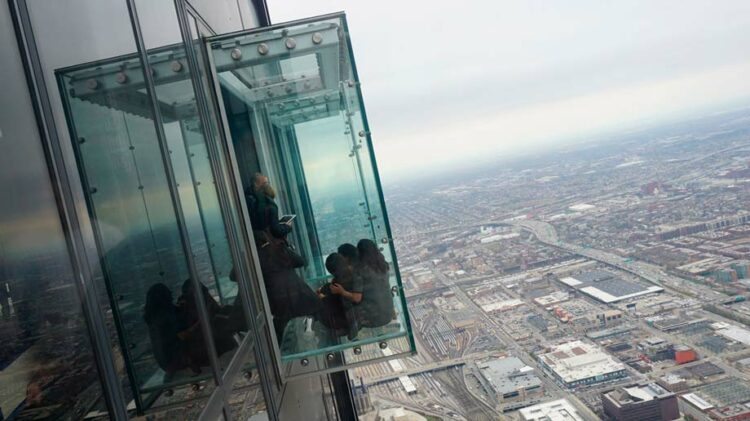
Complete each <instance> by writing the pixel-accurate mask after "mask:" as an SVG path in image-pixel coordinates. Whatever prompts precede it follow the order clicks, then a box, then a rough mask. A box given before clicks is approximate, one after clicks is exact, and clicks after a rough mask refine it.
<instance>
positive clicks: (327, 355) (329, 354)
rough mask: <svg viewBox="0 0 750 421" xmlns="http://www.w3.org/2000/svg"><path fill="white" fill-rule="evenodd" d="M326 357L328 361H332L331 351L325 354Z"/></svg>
mask: <svg viewBox="0 0 750 421" xmlns="http://www.w3.org/2000/svg"><path fill="white" fill-rule="evenodd" d="M326 359H327V360H328V361H333V352H329V353H328V354H326Z"/></svg>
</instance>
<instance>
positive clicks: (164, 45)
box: [136, 0, 247, 368]
mask: <svg viewBox="0 0 750 421" xmlns="http://www.w3.org/2000/svg"><path fill="white" fill-rule="evenodd" d="M136 4H137V6H138V10H139V15H144V16H149V17H151V18H152V19H151V20H147V19H141V25H142V27H143V30H144V41H145V43H146V48H147V49H148V50H149V51H152V53H150V54H149V60H150V63H151V65H152V66H160V65H162V63H169V70H168V71H169V76H166V75H164V74H160V75H158V76H157V78H156V81H157V82H156V97H157V99H158V101H159V102H160V103H161V104H165V107H164V108H165V111H166V112H162V123H163V128H164V132H165V135H166V137H167V142H168V144H169V149H170V155H169V156H170V158H171V162H172V169H173V171H174V175H175V177H176V179H177V183H178V187H179V189H178V190H179V195H180V202H181V207H182V213H183V215H184V217H185V222H186V224H187V228H188V234H189V241H190V248H191V251H192V256H193V259H194V260H195V262H196V266H197V270H198V272H199V279H200V282H201V284H202V285H204V286H205V287H206V288H207V292H208V295H209V296H210V297H206V299H207V301H206V303H207V310H208V313H209V317H211V318H212V320H213V319H215V320H213V323H212V325H213V328H214V330H215V332H213V335H212V336H213V340H214V348H215V350H216V353H217V356H218V357H220V360H219V362H220V365H221V367H222V368H226V366H227V364H228V363H229V361H230V359H231V357H232V355H233V354H234V352H233V350H234V349H235V348H236V347H237V345H238V340H239V338H240V337H239V336H237V337H235V336H234V334H235V333H237V332H236V331H237V330H239V327H242V330H243V331H244V330H246V326H247V323H246V316H245V313H244V309H243V304H242V301H241V299H240V298H239V294H238V284H237V280H238V277H237V276H232V269H233V268H234V266H235V262H234V261H233V258H232V253H231V251H230V246H229V240H228V238H227V228H226V226H227V225H231V221H229V222H228V223H226V224H225V221H224V216H223V213H222V207H221V204H220V200H219V192H218V190H217V189H218V188H219V184H218V183H217V180H216V179H215V175H219V177H221V176H222V172H221V170H222V168H220V167H219V166H218V165H217V166H216V167H213V166H212V164H211V156H210V154H209V150H208V147H209V145H208V143H207V142H208V141H210V139H209V138H208V136H215V135H216V134H215V130H216V125H215V124H213V121H212V119H209V117H213V116H212V115H204V116H203V117H202V116H201V113H200V111H199V110H198V104H197V97H196V91H195V90H194V84H193V81H192V79H191V76H192V75H191V70H190V69H189V67H188V64H187V55H186V51H185V48H184V44H182V35H181V32H180V28H179V25H178V23H177V17H176V10H175V7H174V1H173V0H155V1H154V0H149V1H143V0H139V1H136ZM170 17H172V18H173V19H169V18H170ZM157 18H158V20H156V19H157ZM188 30H190V29H189V28H188ZM165 70H166V69H165ZM157 72H159V71H157ZM214 151H215V150H214ZM214 156H216V157H217V158H218V155H216V154H214ZM214 171H216V172H214ZM220 182H221V181H220ZM227 217H231V215H229V214H228V215H227ZM225 313H226V314H225ZM229 313H233V314H232V317H234V318H236V319H238V320H234V321H227V320H225V319H226V318H227V317H229V316H230V314H229ZM224 322H229V323H230V324H231V323H234V324H238V326H235V327H236V328H237V329H235V328H234V327H233V328H231V329H229V330H225V328H226V327H227V324H226V323H224ZM240 325H241V326H240Z"/></svg>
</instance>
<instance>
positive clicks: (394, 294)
mask: <svg viewBox="0 0 750 421" xmlns="http://www.w3.org/2000/svg"><path fill="white" fill-rule="evenodd" d="M391 294H392V295H393V296H394V297H395V296H396V295H397V294H398V288H396V287H392V288H391Z"/></svg>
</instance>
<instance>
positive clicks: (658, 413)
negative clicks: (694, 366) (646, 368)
mask: <svg viewBox="0 0 750 421" xmlns="http://www.w3.org/2000/svg"><path fill="white" fill-rule="evenodd" d="M602 406H603V408H604V413H605V414H606V415H607V416H608V417H609V418H610V419H612V420H615V421H670V420H675V419H678V418H679V417H680V411H679V409H678V405H677V397H676V396H675V394H674V393H672V392H670V391H668V390H666V389H664V388H663V387H661V386H659V385H658V384H656V383H648V384H634V385H630V386H626V387H618V388H616V389H614V390H609V391H606V392H604V393H602Z"/></svg>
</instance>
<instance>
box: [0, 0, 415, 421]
mask: <svg viewBox="0 0 750 421" xmlns="http://www.w3.org/2000/svg"><path fill="white" fill-rule="evenodd" d="M0 57H1V59H0V74H2V77H3V84H4V88H3V94H2V95H0V110H1V111H0V142H1V143H2V147H3V153H2V154H0V155H2V156H0V189H1V190H2V191H3V200H2V203H0V223H1V224H2V226H3V229H2V230H0V253H1V254H2V256H0V262H1V265H2V267H0V276H2V279H0V314H1V315H2V317H0V333H1V334H0V336H1V337H2V341H0V342H2V343H1V344H0V384H1V385H2V387H0V418H2V419H42V418H44V419H91V420H98V419H102V420H103V419H111V420H118V421H119V420H126V419H130V418H136V417H141V416H144V415H145V414H149V416H153V417H156V418H159V419H205V420H216V419H227V420H231V419H270V420H278V419H305V420H331V419H342V420H353V419H356V417H357V405H359V407H360V409H361V410H362V411H367V410H370V409H372V403H371V401H370V398H369V394H368V393H367V388H366V387H365V386H364V384H361V385H360V386H358V387H357V388H356V389H357V390H355V391H354V393H353V391H352V383H351V382H350V379H349V378H348V370H349V369H350V368H354V367H359V366H368V365H371V364H373V363H375V362H381V361H387V360H393V359H398V358H402V357H405V356H412V355H414V354H415V353H416V348H415V345H414V339H413V334H412V330H411V323H410V320H409V314H408V312H407V311H406V301H405V298H404V295H403V287H402V284H401V278H400V273H399V271H398V264H397V261H396V254H395V250H394V247H393V242H392V235H391V230H390V225H389V222H388V216H387V211H386V208H385V204H384V200H383V192H382V188H381V185H380V180H379V178H378V171H377V164H376V161H375V159H374V156H373V152H372V149H373V143H372V139H371V136H370V129H369V126H368V122H367V119H366V116H365V111H364V102H363V98H362V92H361V90H360V80H359V78H358V74H357V69H356V67H355V63H354V55H353V49H352V40H351V39H350V37H349V29H348V26H347V21H346V16H345V15H344V14H343V13H335V14H330V15H325V16H319V17H311V18H306V19H302V20H300V21H295V22H289V23H281V24H275V25H272V24H271V22H270V18H269V13H268V10H267V5H266V3H265V1H264V0H149V1H141V0H66V1H60V2H48V1H45V0H10V1H6V2H2V4H0ZM325 167H327V168H337V169H343V170H342V171H339V172H337V173H336V176H335V177H334V178H335V183H332V181H331V178H330V177H326V176H322V175H321V174H322V173H321V171H320V170H319V169H320V168H325ZM277 214H278V215H277ZM292 220H293V221H294V222H293V223H292V222H291V221H292ZM6 227H12V229H6ZM281 238H283V239H285V240H286V241H284V242H282V241H279V239H281ZM344 243H351V244H355V245H358V247H359V248H358V250H359V253H361V254H367V253H369V254H370V257H372V258H373V259H375V260H378V261H380V258H381V255H382V258H383V259H385V260H386V262H388V265H387V268H385V269H384V266H385V265H378V267H379V268H380V269H377V268H376V269H377V270H379V272H380V275H378V276H381V278H380V280H381V283H380V284H379V289H378V290H377V291H376V292H371V293H368V294H363V298H362V300H363V301H364V300H367V299H373V298H372V297H373V296H374V295H376V294H379V297H380V299H379V306H378V307H377V309H370V310H368V313H367V314H365V315H362V314H357V315H355V316H351V315H347V316H344V315H343V314H337V315H331V317H330V318H328V319H324V318H322V317H318V318H316V319H315V320H313V318H312V317H311V316H313V315H315V314H319V309H318V307H317V306H319V305H320V301H319V298H318V296H317V294H316V292H315V290H317V289H318V288H319V287H322V286H324V285H325V284H326V283H327V282H328V272H327V270H326V267H325V258H326V256H328V255H329V254H331V253H333V252H335V251H336V250H337V247H338V246H339V245H341V244H344ZM285 244H286V245H285ZM287 245H293V247H288V246H287ZM279 256H285V257H284V258H282V259H280V260H282V261H283V262H282V263H281V264H282V265H283V266H284V270H285V271H286V275H285V276H287V277H286V278H285V279H284V280H282V281H284V282H287V284H285V287H284V288H279V287H278V286H277V285H279V284H278V282H281V281H279V280H278V279H275V278H274V276H276V275H275V274H276V273H278V272H274V271H275V270H276V269H275V266H274V265H275V264H279V263H278V262H277V260H279ZM303 261H304V264H303V263H302V262H303ZM290 262H296V263H294V264H292V263H290ZM291 266H294V267H293V268H292V267H291ZM368 297H370V298H368ZM363 311H364V310H361V309H360V313H361V312H363ZM287 316H288V317H287ZM365 316H366V317H367V326H364V325H363V323H359V324H357V323H353V322H352V321H353V320H355V319H356V317H358V318H359V319H362V318H363V317H365ZM404 377H405V378H406V379H407V380H408V376H404ZM355 400H357V401H358V402H357V404H356V405H355V402H354V401H355ZM394 417H396V419H398V415H394Z"/></svg>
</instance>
